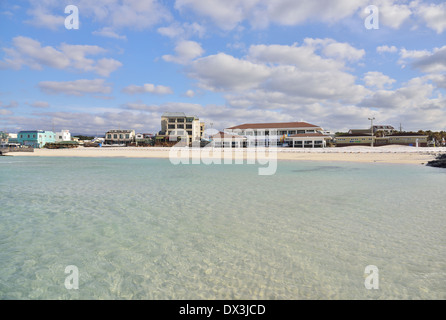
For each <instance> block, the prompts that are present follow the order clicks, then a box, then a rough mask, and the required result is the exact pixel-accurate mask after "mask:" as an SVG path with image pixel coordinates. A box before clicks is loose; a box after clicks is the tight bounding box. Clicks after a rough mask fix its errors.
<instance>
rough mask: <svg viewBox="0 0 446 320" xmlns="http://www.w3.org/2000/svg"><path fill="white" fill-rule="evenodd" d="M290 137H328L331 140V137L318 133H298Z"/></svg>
mask: <svg viewBox="0 0 446 320" xmlns="http://www.w3.org/2000/svg"><path fill="white" fill-rule="evenodd" d="M290 137H296V138H297V137H327V138H331V136H329V135H326V134H323V133H320V132H317V133H298V134H293V135H291V136H290Z"/></svg>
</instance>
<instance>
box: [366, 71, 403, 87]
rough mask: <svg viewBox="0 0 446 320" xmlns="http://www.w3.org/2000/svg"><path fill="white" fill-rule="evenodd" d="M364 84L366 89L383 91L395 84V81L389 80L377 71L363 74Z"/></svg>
mask: <svg viewBox="0 0 446 320" xmlns="http://www.w3.org/2000/svg"><path fill="white" fill-rule="evenodd" d="M364 82H365V85H366V86H367V87H374V88H378V89H384V88H386V87H389V86H391V85H392V83H394V82H396V80H395V79H391V78H390V77H389V76H386V75H385V74H383V73H382V72H379V71H369V72H367V73H365V74H364Z"/></svg>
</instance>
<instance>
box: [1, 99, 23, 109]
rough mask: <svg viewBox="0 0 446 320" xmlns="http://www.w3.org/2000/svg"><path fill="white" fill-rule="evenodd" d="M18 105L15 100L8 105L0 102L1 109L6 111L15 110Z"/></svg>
mask: <svg viewBox="0 0 446 320" xmlns="http://www.w3.org/2000/svg"><path fill="white" fill-rule="evenodd" d="M18 105H19V103H18V102H17V101H15V100H12V101H11V102H10V103H9V104H3V101H0V107H1V108H7V109H10V108H16V107H18Z"/></svg>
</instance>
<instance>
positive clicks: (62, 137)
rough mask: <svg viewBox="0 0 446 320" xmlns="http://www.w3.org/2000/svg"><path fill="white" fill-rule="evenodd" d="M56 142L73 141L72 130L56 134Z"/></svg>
mask: <svg viewBox="0 0 446 320" xmlns="http://www.w3.org/2000/svg"><path fill="white" fill-rule="evenodd" d="M56 141H57V142H60V141H71V133H70V130H62V131H59V132H56Z"/></svg>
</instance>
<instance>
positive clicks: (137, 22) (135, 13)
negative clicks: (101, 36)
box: [27, 0, 172, 35]
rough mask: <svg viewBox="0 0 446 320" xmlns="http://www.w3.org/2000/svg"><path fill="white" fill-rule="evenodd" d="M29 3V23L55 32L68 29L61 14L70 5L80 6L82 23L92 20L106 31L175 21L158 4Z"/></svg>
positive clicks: (146, 0)
mask: <svg viewBox="0 0 446 320" xmlns="http://www.w3.org/2000/svg"><path fill="white" fill-rule="evenodd" d="M30 3H31V9H30V10H28V11H27V13H28V14H29V15H30V16H31V20H28V21H27V22H28V23H31V24H33V25H35V26H38V27H44V28H49V29H52V30H57V29H64V28H65V26H64V21H65V18H66V15H60V12H63V8H64V7H65V5H68V4H74V5H76V6H78V7H79V9H80V13H79V14H80V15H81V17H82V18H83V19H85V18H92V19H93V20H94V21H95V22H99V23H101V24H103V25H104V26H105V28H113V29H119V28H132V29H137V30H144V29H148V28H151V27H153V26H154V25H156V24H158V23H161V22H164V21H170V20H171V19H172V15H171V13H170V12H169V10H168V9H167V8H166V7H165V6H164V5H163V4H162V2H161V1H157V0H126V1H121V0H96V1H90V0H77V1H68V0H64V1H58V0H45V1H39V0H30ZM61 3H62V5H61ZM61 8H62V9H61ZM80 20H81V19H80ZM81 22H82V20H81ZM81 28H82V25H81ZM106 30H107V29H106ZM109 35H111V34H110V33H109Z"/></svg>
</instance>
